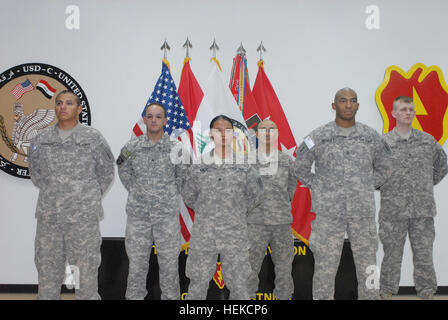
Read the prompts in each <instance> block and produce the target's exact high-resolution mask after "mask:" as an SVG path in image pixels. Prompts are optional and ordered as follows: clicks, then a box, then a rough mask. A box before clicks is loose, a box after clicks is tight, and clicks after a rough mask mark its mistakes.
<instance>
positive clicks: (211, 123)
mask: <svg viewBox="0 0 448 320" xmlns="http://www.w3.org/2000/svg"><path fill="white" fill-rule="evenodd" d="M218 120H225V121H228V122H229V123H230V125H231V126H232V129H233V119H231V118H229V117H227V116H225V115H223V114H220V115H219V116H216V117H214V118H213V119H212V121H211V122H210V129H213V125H214V124H215V122H216V121H218Z"/></svg>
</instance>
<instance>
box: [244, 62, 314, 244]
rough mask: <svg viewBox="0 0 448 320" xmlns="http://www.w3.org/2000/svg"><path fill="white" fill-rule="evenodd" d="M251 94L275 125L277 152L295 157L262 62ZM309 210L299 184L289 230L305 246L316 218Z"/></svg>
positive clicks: (308, 201) (308, 198)
mask: <svg viewBox="0 0 448 320" xmlns="http://www.w3.org/2000/svg"><path fill="white" fill-rule="evenodd" d="M252 94H253V96H254V98H255V100H256V101H257V105H258V106H259V107H260V108H265V109H266V110H268V115H269V116H270V119H271V120H272V121H274V122H275V123H276V124H277V127H278V148H279V150H280V151H282V152H285V153H287V154H289V155H290V156H291V157H295V156H296V149H297V143H296V141H295V139H294V136H293V134H292V131H291V128H290V127H289V123H288V120H287V119H286V116H285V113H284V112H283V108H282V106H281V104H280V101H279V100H278V98H277V95H276V94H275V91H274V88H273V87H272V85H271V82H270V81H269V79H268V77H267V76H266V73H265V72H264V66H263V60H260V61H259V62H258V74H257V78H256V79H255V84H254V87H253V90H252ZM310 210H311V195H310V191H309V190H308V188H306V187H305V186H301V184H300V182H299V183H297V189H296V193H295V195H294V198H293V201H292V215H293V222H292V225H291V228H292V232H293V234H294V235H295V236H296V237H297V238H298V239H300V240H301V241H303V242H305V243H306V244H307V245H308V239H309V237H310V233H311V222H312V221H313V220H314V218H315V217H316V215H315V213H313V212H311V211H310Z"/></svg>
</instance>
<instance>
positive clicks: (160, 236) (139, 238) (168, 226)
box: [125, 215, 181, 300]
mask: <svg viewBox="0 0 448 320" xmlns="http://www.w3.org/2000/svg"><path fill="white" fill-rule="evenodd" d="M153 242H154V244H155V247H156V252H157V261H158V264H159V281H160V289H161V291H162V295H161V299H162V300H179V299H180V284H179V266H178V259H179V253H180V247H181V245H180V223H179V218H178V217H177V216H176V217H175V218H174V219H166V220H165V221H163V222H161V223H159V224H155V225H153V224H152V223H151V222H150V219H149V217H136V216H133V215H128V217H127V223H126V238H125V247H126V253H127V255H128V258H129V274H128V282H127V288H126V299H128V300H143V299H144V298H145V296H146V295H147V293H148V291H147V290H146V278H147V275H148V271H149V259H150V256H151V250H152V245H153Z"/></svg>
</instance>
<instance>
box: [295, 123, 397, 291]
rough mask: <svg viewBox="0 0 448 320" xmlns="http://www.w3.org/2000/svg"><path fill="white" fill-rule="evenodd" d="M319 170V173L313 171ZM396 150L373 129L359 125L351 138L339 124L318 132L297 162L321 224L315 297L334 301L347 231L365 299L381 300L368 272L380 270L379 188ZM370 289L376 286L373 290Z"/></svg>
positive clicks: (316, 236) (315, 247)
mask: <svg viewBox="0 0 448 320" xmlns="http://www.w3.org/2000/svg"><path fill="white" fill-rule="evenodd" d="M313 163H314V165H315V170H314V171H315V173H312V172H311V167H312V165H313ZM390 170H391V162H390V150H389V149H388V146H387V144H385V142H384V141H383V140H382V138H381V136H380V135H379V134H378V133H377V132H375V131H374V130H373V129H372V128H370V127H368V126H366V125H364V124H362V123H359V122H357V123H356V124H355V126H354V127H353V131H352V132H351V133H350V134H349V135H348V136H344V135H343V134H342V130H341V128H339V127H338V126H337V125H336V122H330V123H328V124H326V125H324V126H322V127H320V128H318V129H316V130H314V131H313V132H311V134H310V135H309V137H306V138H305V139H304V142H303V143H302V144H301V145H300V147H299V149H298V153H297V158H296V161H295V171H296V174H297V176H298V178H299V180H300V181H301V182H302V183H303V184H305V185H306V186H307V187H309V188H310V192H311V199H312V211H314V212H315V213H316V219H315V220H314V221H313V223H312V225H311V230H312V231H311V236H310V239H309V243H310V249H311V251H312V252H313V256H314V261H315V266H314V278H313V298H314V299H333V298H334V280H335V276H336V271H337V268H338V265H339V259H340V257H341V251H342V245H343V239H344V235H345V232H346V231H347V233H348V236H349V239H350V245H351V249H352V251H353V257H354V260H355V265H356V275H357V279H358V296H359V299H377V298H378V290H377V289H375V288H372V289H369V288H368V287H367V286H366V280H367V276H369V275H370V274H368V273H367V272H366V270H367V268H368V267H369V266H371V265H376V251H377V249H378V239H377V232H376V223H375V213H376V211H375V199H374V188H375V187H379V186H381V185H382V184H383V183H384V182H385V180H386V179H387V178H388V176H389V175H390ZM369 287H370V286H369Z"/></svg>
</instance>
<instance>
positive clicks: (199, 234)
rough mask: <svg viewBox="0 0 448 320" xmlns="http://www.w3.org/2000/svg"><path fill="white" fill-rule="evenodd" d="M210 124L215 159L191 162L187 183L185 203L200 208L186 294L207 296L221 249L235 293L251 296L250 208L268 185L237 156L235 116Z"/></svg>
mask: <svg viewBox="0 0 448 320" xmlns="http://www.w3.org/2000/svg"><path fill="white" fill-rule="evenodd" d="M210 127H211V128H212V139H214V142H215V149H214V150H212V151H211V153H210V154H208V155H206V156H208V157H209V159H210V160H211V161H206V160H205V159H204V161H203V163H200V164H195V165H192V166H191V168H190V171H189V174H188V178H187V179H186V181H185V185H184V186H183V188H182V196H183V199H184V201H185V203H186V204H187V205H188V206H189V207H190V208H192V209H194V211H195V217H194V224H193V228H192V231H191V238H190V244H189V245H190V249H189V254H188V259H187V264H186V270H185V272H186V275H187V277H188V278H190V285H189V289H188V295H187V296H186V299H189V300H205V298H206V295H207V289H208V287H209V283H210V280H211V279H212V277H213V275H214V273H215V271H216V260H217V256H218V254H219V255H220V260H221V266H222V275H223V279H224V282H225V284H226V286H227V287H228V289H229V290H230V299H233V300H248V299H249V294H248V291H247V279H248V277H249V275H250V272H251V267H250V262H249V251H248V250H249V247H250V242H249V237H248V230H247V221H246V219H247V210H248V209H249V208H250V207H251V206H253V205H255V203H256V202H257V201H258V198H259V196H260V195H261V192H262V188H263V185H262V181H261V179H260V176H259V174H258V173H257V170H255V169H254V168H252V167H251V166H250V165H248V164H245V163H244V162H243V163H240V162H239V161H237V160H236V159H235V153H233V152H232V150H231V146H230V143H231V142H232V137H233V125H232V121H231V119H229V118H227V117H225V116H218V117H216V118H215V119H214V120H212V122H211V125H210ZM226 129H227V130H226ZM236 162H238V163H236ZM208 163H209V164H208Z"/></svg>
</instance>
